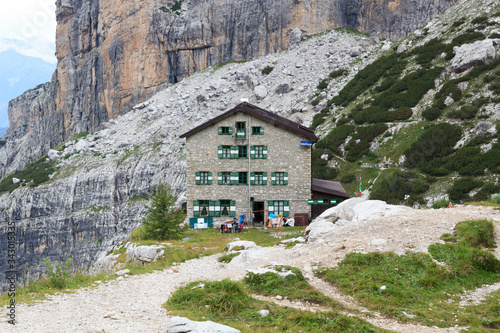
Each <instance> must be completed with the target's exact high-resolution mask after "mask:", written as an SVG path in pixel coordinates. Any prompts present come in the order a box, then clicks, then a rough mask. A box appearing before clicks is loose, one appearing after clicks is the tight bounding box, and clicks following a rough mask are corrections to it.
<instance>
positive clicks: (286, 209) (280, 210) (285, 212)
mask: <svg viewBox="0 0 500 333" xmlns="http://www.w3.org/2000/svg"><path fill="white" fill-rule="evenodd" d="M267 205H268V207H267V208H268V211H269V214H275V215H277V216H278V215H282V216H283V217H288V216H289V215H290V206H289V202H288V201H269V202H268V203H267Z"/></svg>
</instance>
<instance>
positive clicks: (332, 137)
mask: <svg viewBox="0 0 500 333" xmlns="http://www.w3.org/2000/svg"><path fill="white" fill-rule="evenodd" d="M353 131H354V126H352V125H339V126H338V127H335V128H334V129H332V130H331V131H330V133H328V134H327V136H325V137H324V138H323V139H321V140H319V141H318V142H317V143H316V145H315V147H316V148H317V149H321V148H323V149H327V150H329V151H330V152H332V153H334V154H337V155H340V154H341V152H340V149H339V146H340V145H341V144H343V143H344V142H345V140H346V138H347V137H348V136H349V134H350V133H352V132H353Z"/></svg>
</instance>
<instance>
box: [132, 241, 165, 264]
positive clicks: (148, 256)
mask: <svg viewBox="0 0 500 333" xmlns="http://www.w3.org/2000/svg"><path fill="white" fill-rule="evenodd" d="M164 253H165V251H164V250H163V249H162V247H161V246H159V245H149V246H146V245H141V246H136V244H130V245H129V246H128V247H127V260H126V262H133V263H142V264H147V263H150V262H153V261H156V260H158V259H159V258H161V257H162V256H163V254H164Z"/></svg>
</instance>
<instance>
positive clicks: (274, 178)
mask: <svg viewBox="0 0 500 333" xmlns="http://www.w3.org/2000/svg"><path fill="white" fill-rule="evenodd" d="M271 185H276V172H271Z"/></svg>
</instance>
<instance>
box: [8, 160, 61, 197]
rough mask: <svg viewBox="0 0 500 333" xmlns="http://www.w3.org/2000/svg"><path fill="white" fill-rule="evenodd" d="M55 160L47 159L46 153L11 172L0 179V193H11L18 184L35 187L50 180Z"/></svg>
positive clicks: (54, 168)
mask: <svg viewBox="0 0 500 333" xmlns="http://www.w3.org/2000/svg"><path fill="white" fill-rule="evenodd" d="M56 165H57V163H56V162H50V161H48V160H47V155H45V156H43V157H42V158H40V159H39V160H38V161H36V162H35V163H32V164H30V165H28V166H27V167H26V168H25V169H23V170H21V171H16V172H13V173H11V174H9V175H7V176H5V177H4V178H2V180H1V181H0V193H4V192H9V193H11V192H12V191H14V190H15V189H17V188H18V187H20V186H28V187H36V186H38V185H41V184H43V183H45V182H47V181H49V180H50V175H52V174H54V172H55V171H56V169H57V168H56Z"/></svg>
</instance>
